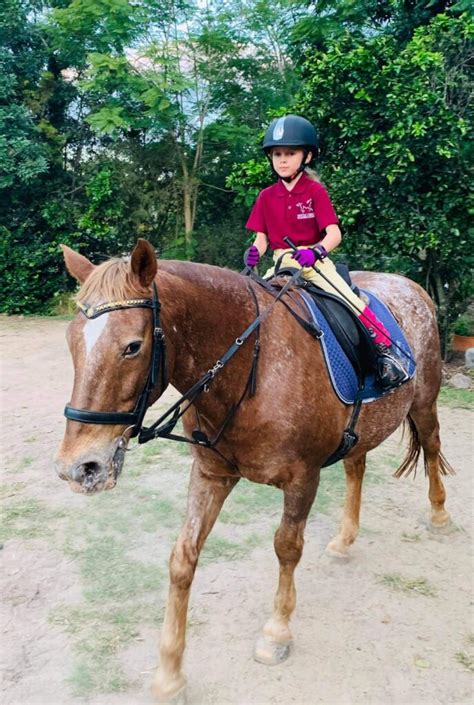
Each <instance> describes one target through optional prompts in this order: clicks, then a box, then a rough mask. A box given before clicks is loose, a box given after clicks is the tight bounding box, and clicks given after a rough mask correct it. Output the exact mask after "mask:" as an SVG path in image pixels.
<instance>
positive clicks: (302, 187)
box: [276, 172, 311, 198]
mask: <svg viewBox="0 0 474 705" xmlns="http://www.w3.org/2000/svg"><path fill="white" fill-rule="evenodd" d="M310 181H311V179H310V178H309V177H308V176H307V175H306V174H305V173H304V172H303V174H302V175H301V179H300V180H299V181H298V183H297V184H296V186H295V187H294V188H292V189H291V191H288V189H287V188H286V186H285V184H284V183H283V181H282V180H281V179H278V181H277V184H276V187H277V189H276V195H277V196H278V198H284V197H285V196H289V195H290V194H302V193H304V192H305V191H306V189H307V188H308V183H309V182H310Z"/></svg>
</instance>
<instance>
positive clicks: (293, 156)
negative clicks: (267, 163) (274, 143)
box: [271, 147, 311, 177]
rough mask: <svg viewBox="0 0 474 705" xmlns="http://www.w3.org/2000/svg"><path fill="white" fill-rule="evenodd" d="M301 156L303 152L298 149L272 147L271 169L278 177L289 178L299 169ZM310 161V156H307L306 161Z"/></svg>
mask: <svg viewBox="0 0 474 705" xmlns="http://www.w3.org/2000/svg"><path fill="white" fill-rule="evenodd" d="M303 155H304V152H303V150H302V149H299V148H298V147H272V150H271V157H272V164H273V168H274V169H275V171H276V173H277V174H278V176H280V177H283V176H291V175H292V174H294V173H295V171H297V169H298V168H299V166H300V164H301V160H302V159H303ZM310 159H311V154H308V158H307V160H306V161H307V162H308V161H309V160H310Z"/></svg>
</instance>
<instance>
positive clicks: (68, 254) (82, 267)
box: [61, 245, 94, 284]
mask: <svg viewBox="0 0 474 705" xmlns="http://www.w3.org/2000/svg"><path fill="white" fill-rule="evenodd" d="M61 249H62V251H63V256H64V261H65V263H66V269H67V271H68V272H69V274H70V275H71V277H74V279H77V281H78V282H79V283H80V284H83V283H84V282H85V281H86V279H87V277H88V276H89V274H90V273H91V272H92V270H93V269H94V265H93V264H92V262H90V261H89V260H88V259H87V257H84V255H80V254H79V252H75V251H74V250H71V248H70V247H68V246H67V245H61Z"/></svg>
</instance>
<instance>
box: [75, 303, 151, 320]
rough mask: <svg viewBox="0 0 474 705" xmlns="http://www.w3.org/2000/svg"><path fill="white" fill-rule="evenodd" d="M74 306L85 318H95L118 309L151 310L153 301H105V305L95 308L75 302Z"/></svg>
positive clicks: (98, 305)
mask: <svg viewBox="0 0 474 705" xmlns="http://www.w3.org/2000/svg"><path fill="white" fill-rule="evenodd" d="M76 305H77V307H78V308H79V309H80V310H81V311H82V313H83V314H84V316H86V318H97V316H100V315H102V314H103V313H107V312H108V311H116V310H117V309H120V308H153V301H152V299H124V300H123V301H107V303H105V304H97V306H89V304H83V303H82V302H81V301H76Z"/></svg>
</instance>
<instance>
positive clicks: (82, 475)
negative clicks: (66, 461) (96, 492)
mask: <svg viewBox="0 0 474 705" xmlns="http://www.w3.org/2000/svg"><path fill="white" fill-rule="evenodd" d="M99 471H100V465H99V463H96V462H94V461H91V462H89V463H82V464H81V465H78V466H77V467H75V468H73V470H72V471H71V479H72V480H74V481H75V482H79V483H83V482H84V481H87V480H89V481H91V480H92V479H93V478H94V477H95V476H96V475H98V473H99Z"/></svg>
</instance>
